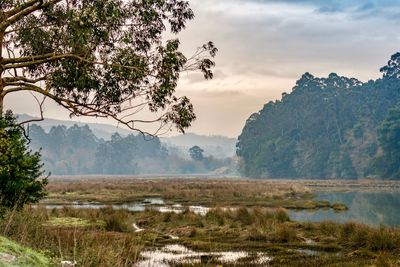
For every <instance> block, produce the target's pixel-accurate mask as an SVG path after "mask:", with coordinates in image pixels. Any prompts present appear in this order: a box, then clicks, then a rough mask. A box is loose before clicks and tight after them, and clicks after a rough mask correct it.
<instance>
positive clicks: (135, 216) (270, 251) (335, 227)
mask: <svg viewBox="0 0 400 267" xmlns="http://www.w3.org/2000/svg"><path fill="white" fill-rule="evenodd" d="M384 184H385V183H384ZM315 185H319V186H321V187H324V188H325V189H326V190H328V189H327V188H329V187H328V186H327V184H326V183H325V184H324V182H322V181H302V182H299V181H289V180H287V181H252V180H239V179H235V180H228V179H222V180H217V179H201V180H199V179H183V178H182V179H127V178H125V179H122V178H121V179H120V180H118V182H116V181H113V182H110V181H109V180H104V179H99V178H98V179H94V178H92V179H87V180H79V179H76V180H75V182H71V181H70V182H67V181H66V179H65V178H63V179H61V178H59V179H51V180H50V183H49V185H48V190H49V192H50V194H49V196H48V198H47V199H45V200H43V201H42V202H41V203H40V204H39V205H37V206H31V207H26V208H25V209H24V210H22V211H20V212H18V211H10V212H9V213H7V214H6V216H5V218H4V219H3V220H2V221H1V225H0V229H2V232H1V233H0V234H1V235H3V236H6V237H7V238H9V239H11V240H14V241H16V242H18V243H20V244H23V245H25V246H28V247H31V248H34V249H37V250H40V251H43V253H45V254H46V255H48V257H50V258H52V259H53V260H54V262H59V261H60V260H69V261H76V262H77V263H78V266H148V265H149V264H150V266H164V265H165V266H215V265H218V264H222V265H223V266H260V265H261V266H263V265H268V266H364V265H369V266H396V265H398V264H400V257H399V256H398V255H399V252H400V251H399V248H400V229H398V228H390V227H384V226H368V225H364V224H361V223H358V222H346V223H334V222H328V221H322V222H308V221H303V222H300V221H296V220H293V219H291V217H290V212H291V210H293V209H295V210H299V209H308V210H310V207H311V206H312V207H313V208H314V209H316V210H317V209H322V210H325V211H326V210H331V211H332V212H334V211H333V209H332V208H330V206H334V205H333V203H330V202H328V201H326V200H322V199H314V198H313V197H314V196H316V195H317V194H316V191H314V190H315V188H314V187H313V186H315ZM323 185H325V186H323ZM344 185H346V183H344ZM152 198H158V199H156V200H157V201H152ZM144 200H146V201H144ZM153 200H154V199H153ZM161 200H162V201H161ZM94 201H95V202H96V203H97V204H100V203H101V204H103V206H101V207H99V208H84V207H82V208H74V207H71V206H69V205H68V203H69V204H72V203H74V204H78V203H89V202H94ZM132 201H136V202H138V203H142V204H143V206H144V209H143V210H141V211H129V210H127V209H117V208H113V207H112V206H111V205H116V204H117V203H126V202H132ZM321 201H322V203H326V205H325V208H323V207H322V206H321V207H320V206H319V205H318V203H321ZM304 203H308V204H307V205H305V204H304ZM311 203H313V204H311ZM50 204H59V205H60V204H62V205H65V207H60V206H58V208H49V205H50ZM166 205H167V206H168V205H170V206H171V207H173V206H175V207H179V212H177V211H176V210H168V209H159V208H158V209H157V207H164V206H166ZM191 205H202V206H204V207H207V212H204V213H201V212H196V211H194V210H191V209H189V206H191ZM337 205H339V204H337ZM46 206H47V207H48V208H46ZM154 207H155V208H154ZM285 207H286V208H285ZM345 213H346V211H342V212H341V213H338V214H345ZM261 262H262V263H261ZM151 263H153V265H151ZM161 263H162V264H163V265H160V264H161ZM146 264H148V265H146Z"/></svg>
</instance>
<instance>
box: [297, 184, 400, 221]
mask: <svg viewBox="0 0 400 267" xmlns="http://www.w3.org/2000/svg"><path fill="white" fill-rule="evenodd" d="M316 198H317V199H318V200H328V201H329V202H331V203H335V202H339V203H344V204H346V205H347V207H348V208H349V210H347V211H343V212H335V211H333V210H331V209H321V210H312V211H311V210H301V211H290V212H289V213H290V218H291V219H292V220H294V221H311V222H319V221H334V222H341V223H343V222H349V221H357V222H361V223H365V224H369V225H386V226H393V227H394V226H400V192H321V193H318V194H317V197H316Z"/></svg>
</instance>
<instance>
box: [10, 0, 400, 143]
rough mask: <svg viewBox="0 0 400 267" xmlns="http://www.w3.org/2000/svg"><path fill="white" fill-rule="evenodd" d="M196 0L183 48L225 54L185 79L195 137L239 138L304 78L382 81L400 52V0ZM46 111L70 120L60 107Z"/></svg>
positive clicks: (30, 110)
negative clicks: (206, 71) (212, 48)
mask: <svg viewBox="0 0 400 267" xmlns="http://www.w3.org/2000/svg"><path fill="white" fill-rule="evenodd" d="M189 2H190V4H191V7H192V9H193V10H194V12H195V15H196V18H195V19H194V20H193V21H190V22H189V23H188V24H187V28H186V30H185V31H183V32H182V33H180V34H179V36H178V37H179V38H180V40H181V42H182V50H183V51H184V53H185V54H186V55H188V56H190V55H191V54H192V53H193V52H194V51H195V49H196V48H197V47H198V46H199V45H201V44H203V43H205V42H207V41H213V42H214V43H215V45H216V46H217V47H218V49H219V53H218V56H217V57H216V59H215V61H216V64H217V65H216V67H215V69H214V74H215V77H214V79H213V80H211V81H205V80H204V79H203V78H202V75H201V74H196V73H184V74H182V76H181V80H180V81H179V85H178V88H177V94H178V95H186V96H188V97H189V98H190V99H191V101H192V103H193V104H194V108H195V112H196V115H197V120H196V121H195V122H194V123H193V126H192V127H191V128H190V129H188V132H194V133H197V134H206V135H225V136H229V137H237V136H238V135H240V133H241V130H242V129H243V126H244V124H245V122H246V119H247V118H248V117H249V116H250V115H251V114H252V113H254V112H258V111H259V110H260V109H262V107H263V105H264V104H266V103H268V102H269V101H271V100H272V101H273V100H277V99H280V97H281V94H282V93H283V92H291V88H292V87H293V86H294V85H295V83H296V80H298V79H299V78H300V77H301V75H302V74H303V73H305V72H310V73H311V74H313V75H314V76H318V77H326V76H328V75H329V73H331V72H335V73H337V74H339V75H341V76H348V77H354V78H357V79H359V80H361V81H368V80H370V79H376V78H378V77H380V76H381V74H380V73H379V68H380V67H382V66H384V65H385V64H386V63H387V61H388V60H389V58H390V56H391V55H392V54H394V53H395V52H398V51H400V30H399V28H400V27H399V25H400V0H392V1H389V0H380V1H378V0H375V1H372V0H335V1H333V0H296V1H289V0H281V1H278V0H189ZM6 105H7V107H10V108H12V109H14V110H15V112H16V113H27V114H31V115H35V114H37V109H36V106H35V102H34V100H32V97H30V96H29V95H24V96H22V95H18V96H17V95H14V96H10V97H9V99H7V103H6ZM45 112H46V113H45V116H47V117H49V118H56V119H68V113H67V112H65V111H64V110H63V109H61V108H60V107H57V105H55V104H54V103H50V102H48V103H47V104H46V108H45ZM75 119H76V118H75ZM79 121H81V122H84V121H88V122H93V120H92V119H84V118H79ZM98 122H104V121H102V120H98ZM107 123H112V122H111V121H107Z"/></svg>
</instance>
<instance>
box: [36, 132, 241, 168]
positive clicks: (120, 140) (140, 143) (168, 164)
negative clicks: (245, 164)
mask: <svg viewBox="0 0 400 267" xmlns="http://www.w3.org/2000/svg"><path fill="white" fill-rule="evenodd" d="M28 134H29V138H30V139H31V143H30V148H31V149H32V150H34V151H38V150H41V154H42V159H43V163H44V169H45V170H46V171H50V172H51V173H53V174H56V175H85V174H111V175H144V174H146V175H147V174H157V175H167V174H168V175H176V174H212V175H233V174H235V172H236V167H235V162H234V160H233V159H232V158H215V157H213V156H210V155H207V154H206V149H204V150H202V149H201V148H200V150H199V151H200V152H199V153H200V155H191V154H190V151H188V152H187V153H188V154H189V155H188V156H182V154H184V153H185V151H180V150H179V148H176V147H168V146H165V145H163V144H162V143H161V141H160V139H159V138H158V137H150V136H144V135H141V134H138V135H134V134H129V135H127V136H122V135H120V134H118V133H114V134H113V135H112V136H111V138H110V140H104V139H102V138H98V137H97V136H96V135H95V134H94V133H93V132H92V130H91V129H90V127H89V126H88V125H84V126H78V125H73V126H71V127H69V128H68V127H66V126H65V125H58V126H52V127H51V128H50V130H49V131H45V129H43V128H42V127H41V126H39V125H36V124H33V125H31V126H30V127H29V132H28ZM194 145H195V144H194ZM203 152H204V155H203V154H202V153H203Z"/></svg>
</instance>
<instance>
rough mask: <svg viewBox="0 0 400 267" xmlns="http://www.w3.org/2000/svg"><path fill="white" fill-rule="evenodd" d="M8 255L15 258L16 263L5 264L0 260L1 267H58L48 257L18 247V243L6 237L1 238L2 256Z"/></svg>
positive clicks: (0, 251) (0, 249) (0, 252)
mask: <svg viewBox="0 0 400 267" xmlns="http://www.w3.org/2000/svg"><path fill="white" fill-rule="evenodd" d="M3 253H5V254H8V255H12V256H15V257H16V258H15V261H12V262H5V261H3V262H2V261H1V260H0V266H1V267H12V266H19V267H24V266H26V267H32V266H35V267H47V266H56V264H54V262H52V260H51V259H50V258H48V257H47V256H46V255H44V254H43V253H40V252H36V251H34V250H32V249H30V248H27V247H24V246H21V245H18V244H17V243H15V242H13V241H10V240H9V239H7V238H5V237H1V236H0V254H3Z"/></svg>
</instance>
